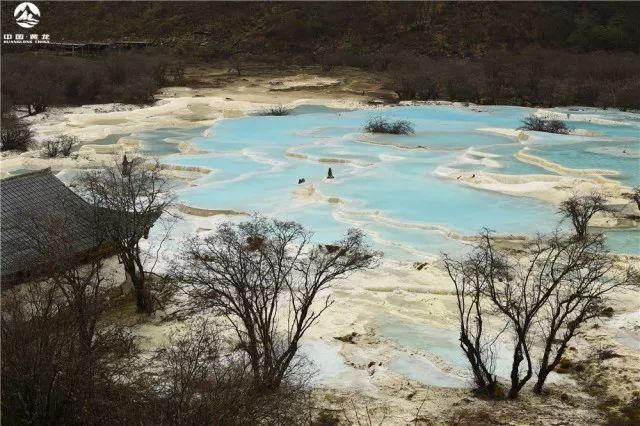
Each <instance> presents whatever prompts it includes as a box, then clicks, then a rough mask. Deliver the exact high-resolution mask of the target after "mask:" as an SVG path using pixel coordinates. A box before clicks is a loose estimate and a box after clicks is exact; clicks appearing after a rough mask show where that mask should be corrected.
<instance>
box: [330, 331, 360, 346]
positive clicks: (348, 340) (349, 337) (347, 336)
mask: <svg viewBox="0 0 640 426" xmlns="http://www.w3.org/2000/svg"><path fill="white" fill-rule="evenodd" d="M356 337H358V333H356V332H355V331H354V332H352V333H351V334H345V335H344V336H334V337H333V338H334V339H336V340H340V341H341V342H345V343H352V344H355V343H356V342H354V341H353V340H354V339H355V338H356Z"/></svg>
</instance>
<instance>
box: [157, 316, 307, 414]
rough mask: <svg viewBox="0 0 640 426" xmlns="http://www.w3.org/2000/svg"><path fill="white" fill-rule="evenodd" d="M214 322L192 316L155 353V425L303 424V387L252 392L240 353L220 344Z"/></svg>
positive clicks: (219, 332) (242, 356)
mask: <svg viewBox="0 0 640 426" xmlns="http://www.w3.org/2000/svg"><path fill="white" fill-rule="evenodd" d="M223 331H224V330H223V329H222V328H221V326H220V325H219V324H214V323H213V322H212V321H211V320H207V319H197V320H195V321H193V322H191V323H190V324H189V325H188V327H187V329H186V330H185V331H183V332H181V333H179V334H176V335H174V336H173V337H172V338H171V339H170V341H169V342H168V344H166V345H165V346H163V347H162V348H161V349H159V350H158V351H157V353H156V355H155V357H154V358H155V359H154V362H155V363H154V366H155V367H157V368H156V371H157V378H156V381H155V384H154V386H153V388H154V389H156V390H157V391H156V392H155V393H156V394H157V401H158V403H159V407H160V410H159V416H158V417H159V418H157V422H158V423H160V424H172V425H201V424H221V425H222V424H304V423H307V422H304V419H305V417H307V416H308V415H309V407H308V404H307V400H306V398H307V393H308V392H307V389H305V388H297V387H296V388H288V389H278V391H276V392H271V393H269V394H266V393H258V392H256V391H255V389H254V388H253V383H252V378H251V372H250V368H249V364H248V363H247V360H246V355H245V354H244V353H243V352H239V351H237V350H235V349H230V348H228V347H225V344H224V339H223V337H222V332H223Z"/></svg>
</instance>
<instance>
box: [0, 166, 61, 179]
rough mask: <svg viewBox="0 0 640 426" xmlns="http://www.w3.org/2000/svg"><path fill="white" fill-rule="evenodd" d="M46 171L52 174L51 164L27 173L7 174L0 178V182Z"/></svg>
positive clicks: (45, 172)
mask: <svg viewBox="0 0 640 426" xmlns="http://www.w3.org/2000/svg"><path fill="white" fill-rule="evenodd" d="M47 173H51V174H52V175H53V172H52V171H51V166H49V167H45V168H44V169H40V170H34V171H32V172H28V173H22V174H19V175H14V176H7V177H5V178H2V179H0V182H7V181H9V180H16V179H19V178H25V177H29V176H34V175H39V174H47Z"/></svg>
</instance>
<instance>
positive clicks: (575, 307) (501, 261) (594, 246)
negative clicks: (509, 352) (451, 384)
mask: <svg viewBox="0 0 640 426" xmlns="http://www.w3.org/2000/svg"><path fill="white" fill-rule="evenodd" d="M444 260H445V266H446V268H447V271H448V273H449V276H450V278H451V280H452V281H453V283H454V284H455V286H456V295H457V300H458V308H459V319H460V342H461V347H462V349H463V351H464V352H465V354H466V355H467V359H468V360H469V363H470V364H471V368H472V372H473V375H474V380H475V383H476V386H477V387H478V389H479V390H480V391H482V392H483V393H486V394H488V395H490V396H494V394H495V387H496V379H495V376H494V375H493V371H494V368H493V363H494V358H493V354H494V350H495V346H494V344H495V341H496V339H497V338H498V336H499V335H500V334H501V332H500V333H497V334H496V332H493V333H491V335H490V336H487V331H486V330H484V329H483V316H485V312H486V311H487V310H490V309H491V310H493V311H495V312H497V313H498V314H499V315H501V316H503V317H504V319H505V320H506V329H505V330H508V332H509V333H510V334H511V335H512V336H513V339H514V347H513V361H512V368H511V373H510V380H511V386H510V389H509V397H510V398H512V399H513V398H516V397H517V396H518V394H519V393H520V391H521V390H522V388H523V387H524V385H525V384H526V383H527V382H528V381H529V380H530V379H531V378H532V377H533V375H534V371H533V368H534V365H538V366H539V370H538V372H537V381H536V384H535V386H534V391H535V392H536V393H541V392H542V389H543V386H544V383H545V381H546V378H547V376H548V374H549V373H550V372H551V371H553V370H554V369H555V368H556V367H557V366H558V364H559V363H560V361H561V359H562V357H563V355H564V353H565V351H566V349H567V345H568V343H569V342H570V341H571V340H572V339H573V338H574V337H575V335H576V332H577V331H578V329H579V328H580V327H581V326H582V325H584V324H585V323H586V322H587V321H589V320H591V319H594V318H600V317H603V316H606V315H607V310H606V306H607V304H606V303H607V297H608V295H610V294H611V292H612V291H613V290H616V289H623V288H628V289H635V290H637V289H638V288H639V286H640V280H639V279H638V278H639V276H638V272H637V271H634V270H631V269H629V270H627V271H620V270H617V269H616V267H615V264H614V262H613V260H612V259H611V258H610V257H609V256H608V253H607V252H606V250H605V249H604V245H603V237H602V235H594V236H586V235H585V236H573V235H570V236H562V235H560V234H559V233H555V234H553V235H551V236H550V237H542V236H540V237H538V238H536V239H535V240H534V241H532V242H531V243H530V244H529V245H528V246H527V247H526V250H525V251H524V253H523V254H522V255H518V256H515V255H507V254H505V253H503V252H501V251H499V250H498V249H497V248H496V247H495V245H494V242H493V240H492V238H491V234H490V233H489V232H488V231H485V232H484V233H483V234H482V238H481V241H480V242H479V243H478V244H477V245H476V246H475V248H474V250H473V251H472V252H471V253H470V254H469V255H468V256H466V257H465V258H464V259H463V260H461V261H456V260H453V259H451V258H450V257H448V256H445V258H444ZM534 328H535V329H536V333H537V335H538V338H537V341H534V338H533V335H534V334H536V333H534V332H533V331H532V330H533V329H534ZM503 331H504V330H503ZM536 353H538V354H539V355H538V357H537V359H535V362H534V357H536ZM523 362H524V369H523V368H522V364H523Z"/></svg>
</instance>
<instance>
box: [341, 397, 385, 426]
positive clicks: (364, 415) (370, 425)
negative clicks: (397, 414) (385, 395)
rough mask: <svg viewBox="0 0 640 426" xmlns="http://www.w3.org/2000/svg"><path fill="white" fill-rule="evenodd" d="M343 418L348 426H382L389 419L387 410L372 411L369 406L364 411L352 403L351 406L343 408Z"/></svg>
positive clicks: (365, 406)
mask: <svg viewBox="0 0 640 426" xmlns="http://www.w3.org/2000/svg"><path fill="white" fill-rule="evenodd" d="M342 417H343V418H344V421H345V422H346V424H348V425H355V426H381V425H383V424H384V421H385V420H386V418H387V413H386V410H384V409H383V410H372V409H370V408H369V406H368V405H367V404H364V409H363V408H362V407H359V406H358V405H356V403H355V402H354V401H351V404H350V405H349V406H344V407H343V408H342Z"/></svg>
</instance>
